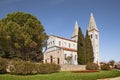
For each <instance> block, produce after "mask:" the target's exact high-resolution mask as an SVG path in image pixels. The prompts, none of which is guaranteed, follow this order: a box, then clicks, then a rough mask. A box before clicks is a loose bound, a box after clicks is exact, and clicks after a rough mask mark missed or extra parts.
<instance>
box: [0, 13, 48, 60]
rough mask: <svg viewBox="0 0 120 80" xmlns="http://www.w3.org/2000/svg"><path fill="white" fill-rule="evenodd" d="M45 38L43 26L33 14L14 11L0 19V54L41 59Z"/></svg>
mask: <svg viewBox="0 0 120 80" xmlns="http://www.w3.org/2000/svg"><path fill="white" fill-rule="evenodd" d="M46 39H47V35H46V33H45V30H44V27H43V26H42V24H41V22H40V21H39V20H38V19H37V18H36V17H35V16H33V15H31V14H27V13H23V12H14V13H11V14H8V15H7V17H5V18H4V19H2V20H1V21H0V55H1V56H2V57H6V58H14V57H19V58H21V59H24V60H32V61H41V60H42V59H43V53H42V48H43V46H44V44H45V41H46Z"/></svg>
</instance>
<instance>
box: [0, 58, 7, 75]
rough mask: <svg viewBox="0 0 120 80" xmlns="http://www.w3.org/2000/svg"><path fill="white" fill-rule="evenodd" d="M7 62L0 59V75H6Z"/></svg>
mask: <svg viewBox="0 0 120 80" xmlns="http://www.w3.org/2000/svg"><path fill="white" fill-rule="evenodd" d="M7 66H8V60H7V59H4V58H0V74H3V73H7Z"/></svg>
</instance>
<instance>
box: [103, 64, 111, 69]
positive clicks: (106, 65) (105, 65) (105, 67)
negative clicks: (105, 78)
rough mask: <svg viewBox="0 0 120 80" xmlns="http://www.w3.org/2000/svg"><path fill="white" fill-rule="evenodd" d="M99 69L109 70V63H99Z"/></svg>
mask: <svg viewBox="0 0 120 80" xmlns="http://www.w3.org/2000/svg"><path fill="white" fill-rule="evenodd" d="M101 70H105V71H107V70H111V68H110V65H109V64H107V63H104V64H102V65H101Z"/></svg>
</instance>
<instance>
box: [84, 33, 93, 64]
mask: <svg viewBox="0 0 120 80" xmlns="http://www.w3.org/2000/svg"><path fill="white" fill-rule="evenodd" d="M85 45H86V62H87V63H93V61H94V53H93V46H92V42H91V39H90V36H89V35H88V31H86V36H85Z"/></svg>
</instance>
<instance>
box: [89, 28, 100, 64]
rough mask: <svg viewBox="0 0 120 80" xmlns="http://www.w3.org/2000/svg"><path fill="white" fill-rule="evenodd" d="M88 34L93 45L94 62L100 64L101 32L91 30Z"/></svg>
mask: <svg viewBox="0 0 120 80" xmlns="http://www.w3.org/2000/svg"><path fill="white" fill-rule="evenodd" d="M88 34H89V35H90V38H91V41H92V45H93V52H94V62H95V63H99V32H98V31H96V30H90V31H89V32H88Z"/></svg>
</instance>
